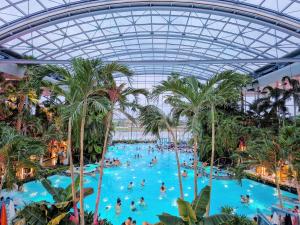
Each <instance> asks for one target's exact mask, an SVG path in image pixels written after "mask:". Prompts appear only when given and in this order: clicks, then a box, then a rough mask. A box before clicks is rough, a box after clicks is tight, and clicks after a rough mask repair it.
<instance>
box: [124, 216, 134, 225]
mask: <svg viewBox="0 0 300 225" xmlns="http://www.w3.org/2000/svg"><path fill="white" fill-rule="evenodd" d="M131 223H132V218H131V217H128V218H127V220H126V221H125V222H123V223H122V225H131Z"/></svg>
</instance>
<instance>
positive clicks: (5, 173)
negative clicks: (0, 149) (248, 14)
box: [0, 167, 7, 193]
mask: <svg viewBox="0 0 300 225" xmlns="http://www.w3.org/2000/svg"><path fill="white" fill-rule="evenodd" d="M6 175H7V169H6V167H4V173H3V177H2V179H1V182H0V193H1V191H2V188H3V185H4V182H5V177H6Z"/></svg>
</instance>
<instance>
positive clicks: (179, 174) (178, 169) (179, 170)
mask: <svg viewBox="0 0 300 225" xmlns="http://www.w3.org/2000/svg"><path fill="white" fill-rule="evenodd" d="M168 130H170V133H171V136H172V138H173V142H174V147H175V155H176V163H177V173H178V181H179V190H180V198H181V199H182V200H184V195H183V188H182V179H181V169H180V161H179V154H178V146H177V138H176V136H175V135H174V132H173V131H172V129H171V128H170V127H169V126H168Z"/></svg>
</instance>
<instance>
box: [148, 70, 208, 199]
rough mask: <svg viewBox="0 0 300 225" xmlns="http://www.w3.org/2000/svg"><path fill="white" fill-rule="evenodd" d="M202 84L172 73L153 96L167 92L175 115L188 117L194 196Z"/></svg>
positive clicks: (167, 100)
mask: <svg viewBox="0 0 300 225" xmlns="http://www.w3.org/2000/svg"><path fill="white" fill-rule="evenodd" d="M202 86H203V85H202V84H201V83H200V82H199V81H198V80H197V78H195V77H186V78H181V79H180V78H179V76H178V74H172V76H170V77H168V79H167V80H165V81H162V82H161V84H160V85H158V86H156V87H155V88H154V90H153V96H158V95H161V94H164V93H165V94H166V99H165V102H166V103H168V104H170V105H171V106H172V111H173V114H174V117H177V118H179V117H180V116H185V117H187V118H188V122H187V125H188V129H189V130H190V131H191V133H192V135H193V149H194V151H193V152H194V198H196V197H197V194H198V188H197V179H198V176H197V166H198V140H199V139H200V134H201V130H202V123H201V121H202V119H201V115H202V113H203V110H204V108H203V107H202V105H201V97H202V96H201V91H202Z"/></svg>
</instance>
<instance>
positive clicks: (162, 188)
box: [160, 182, 166, 193]
mask: <svg viewBox="0 0 300 225" xmlns="http://www.w3.org/2000/svg"><path fill="white" fill-rule="evenodd" d="M160 192H161V193H165V192H166V186H165V183H164V182H162V183H161V186H160Z"/></svg>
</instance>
